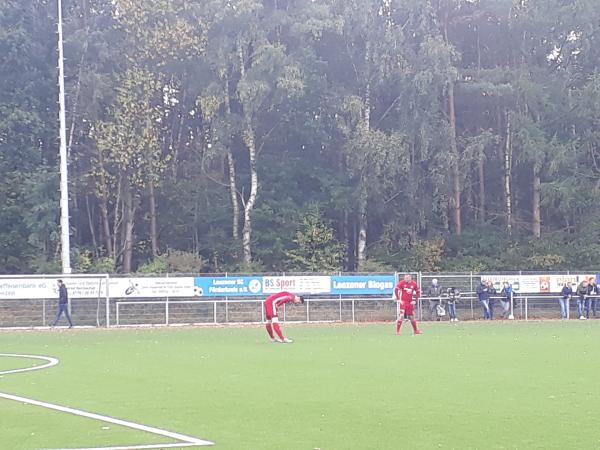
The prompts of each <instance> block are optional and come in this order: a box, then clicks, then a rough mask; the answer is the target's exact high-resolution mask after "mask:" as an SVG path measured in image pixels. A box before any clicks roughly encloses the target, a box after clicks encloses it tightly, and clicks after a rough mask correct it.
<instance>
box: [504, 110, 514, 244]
mask: <svg viewBox="0 0 600 450" xmlns="http://www.w3.org/2000/svg"><path fill="white" fill-rule="evenodd" d="M511 148H512V143H511V125H510V114H508V113H507V114H506V140H505V147H504V201H505V205H506V231H508V234H511V233H512V221H513V217H512V200H511V198H512V192H511V186H510V175H511V170H512V168H511Z"/></svg>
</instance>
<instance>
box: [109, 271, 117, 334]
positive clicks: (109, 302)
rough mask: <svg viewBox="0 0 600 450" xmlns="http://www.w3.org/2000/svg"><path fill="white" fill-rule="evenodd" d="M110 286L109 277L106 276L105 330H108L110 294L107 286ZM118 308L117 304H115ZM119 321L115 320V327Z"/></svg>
mask: <svg viewBox="0 0 600 450" xmlns="http://www.w3.org/2000/svg"><path fill="white" fill-rule="evenodd" d="M109 285H110V275H108V274H107V275H106V328H110V293H109V287H108V286H109ZM115 304H116V305H117V308H118V303H115ZM118 324H119V321H118V320H117V325H118Z"/></svg>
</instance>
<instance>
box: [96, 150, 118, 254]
mask: <svg viewBox="0 0 600 450" xmlns="http://www.w3.org/2000/svg"><path fill="white" fill-rule="evenodd" d="M98 162H99V163H100V171H99V173H100V177H99V178H100V179H99V182H100V186H99V188H100V198H99V200H100V216H101V218H102V229H103V234H104V243H105V245H106V253H107V256H108V257H109V258H112V259H113V260H114V257H115V253H114V246H113V245H112V244H113V242H112V237H113V236H112V233H111V231H110V221H109V217H108V186H107V182H106V177H105V176H104V174H105V170H104V155H103V154H102V151H101V150H98Z"/></svg>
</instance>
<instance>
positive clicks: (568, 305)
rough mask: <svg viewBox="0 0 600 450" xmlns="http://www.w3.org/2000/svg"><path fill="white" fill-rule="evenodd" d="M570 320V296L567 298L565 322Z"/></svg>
mask: <svg viewBox="0 0 600 450" xmlns="http://www.w3.org/2000/svg"><path fill="white" fill-rule="evenodd" d="M570 318H571V296H570V295H569V296H568V297H567V320H569V319H570Z"/></svg>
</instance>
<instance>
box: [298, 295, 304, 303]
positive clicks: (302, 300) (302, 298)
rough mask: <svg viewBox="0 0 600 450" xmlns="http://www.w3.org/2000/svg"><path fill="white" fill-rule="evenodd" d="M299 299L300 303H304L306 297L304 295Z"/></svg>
mask: <svg viewBox="0 0 600 450" xmlns="http://www.w3.org/2000/svg"><path fill="white" fill-rule="evenodd" d="M298 297H300V303H304V296H303V295H299V296H298Z"/></svg>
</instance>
